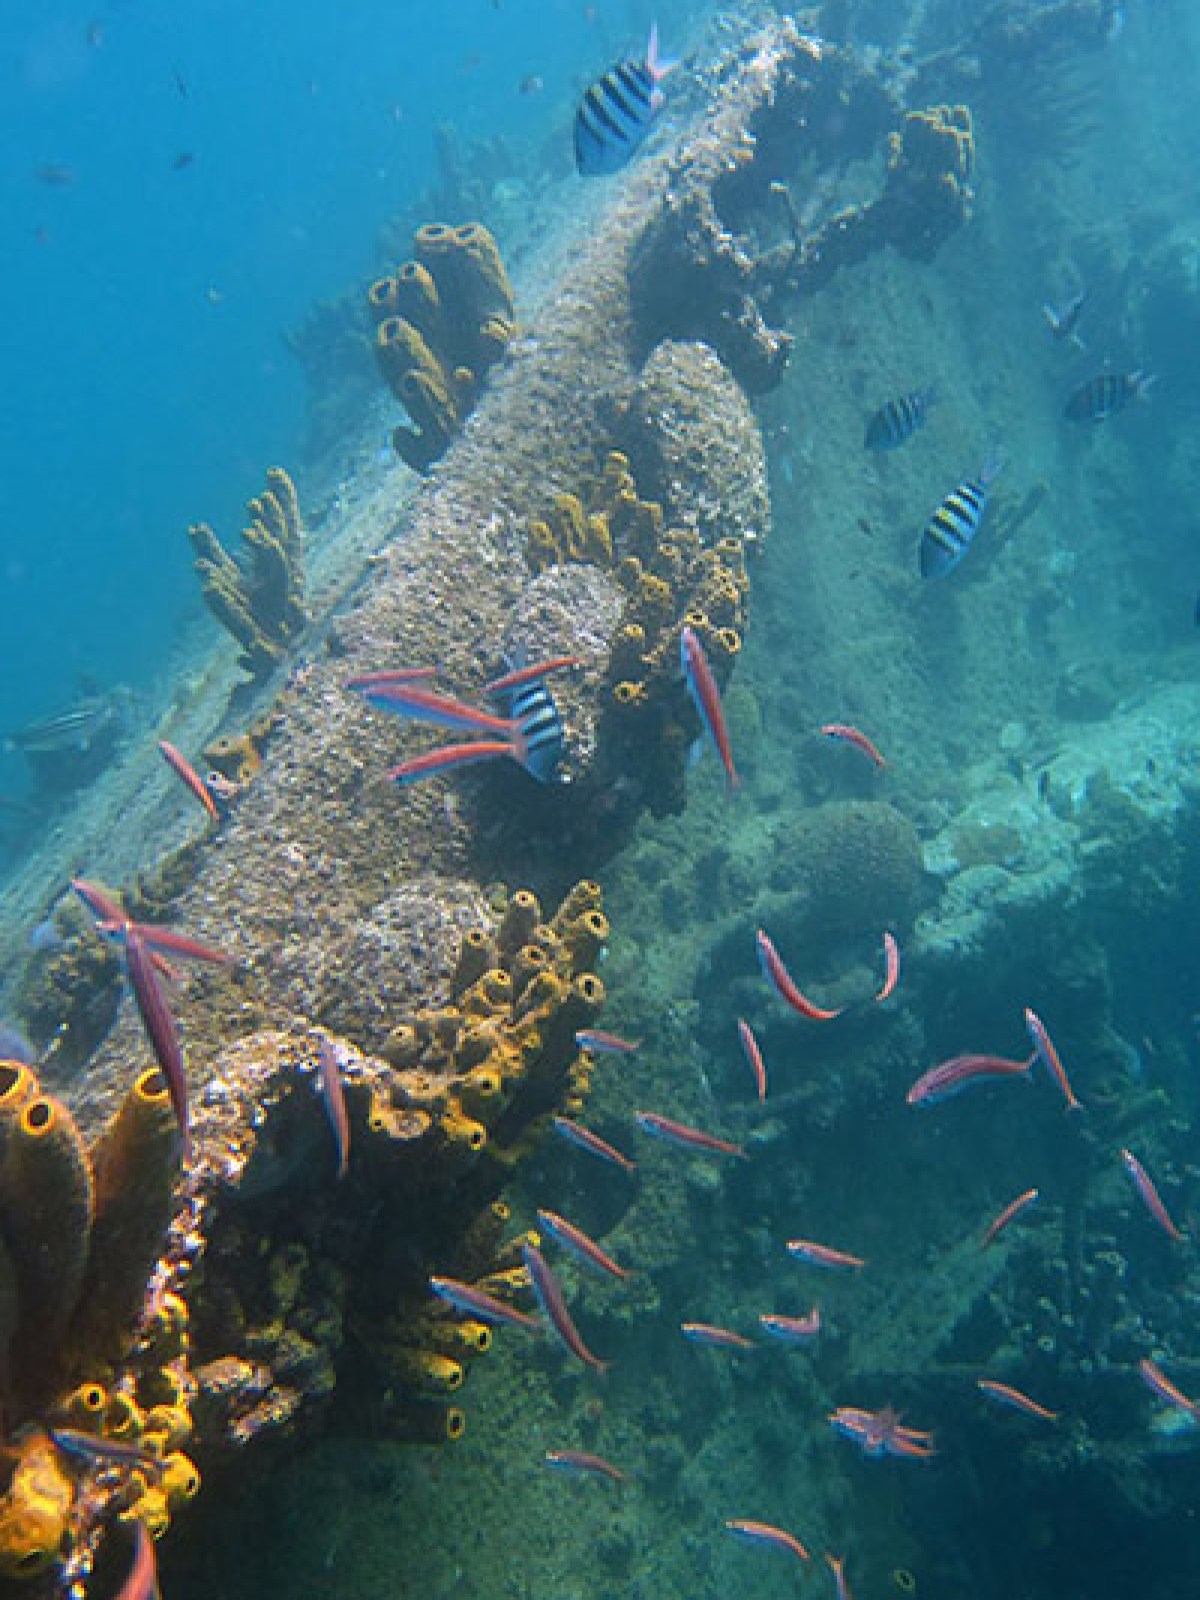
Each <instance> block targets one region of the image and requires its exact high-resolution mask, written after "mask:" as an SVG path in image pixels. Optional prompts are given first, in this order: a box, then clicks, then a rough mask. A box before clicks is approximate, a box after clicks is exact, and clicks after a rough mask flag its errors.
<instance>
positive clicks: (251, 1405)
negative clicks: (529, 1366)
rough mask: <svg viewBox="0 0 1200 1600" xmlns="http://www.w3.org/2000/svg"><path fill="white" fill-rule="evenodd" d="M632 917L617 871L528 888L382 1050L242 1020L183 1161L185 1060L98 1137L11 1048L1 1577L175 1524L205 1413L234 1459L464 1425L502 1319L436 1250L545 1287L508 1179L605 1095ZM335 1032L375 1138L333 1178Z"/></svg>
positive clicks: (76, 1567) (5, 1073)
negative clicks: (130, 1523)
mask: <svg viewBox="0 0 1200 1600" xmlns="http://www.w3.org/2000/svg"><path fill="white" fill-rule="evenodd" d="M607 938H608V922H607V919H606V918H605V916H604V913H603V910H602V908H601V905H600V892H599V889H598V888H597V887H596V885H595V884H593V883H590V882H581V883H578V884H576V886H575V887H574V889H572V890H571V892H570V893H569V894H568V895H567V896H566V898H565V899H564V900H563V902H562V903H561V905H560V906H559V907H558V909H557V910H556V911H555V912H554V913H553V914H552V915H549V916H544V915H543V912H542V909H541V906H540V905H539V902H538V900H537V898H536V896H535V895H533V894H532V893H531V892H529V891H528V890H518V891H516V892H515V893H513V894H511V895H509V896H507V898H506V899H505V900H504V901H503V903H502V904H501V903H500V902H496V903H495V905H494V909H493V910H492V912H491V914H490V916H489V919H488V921H487V923H486V924H485V925H481V926H475V927H470V928H467V929H466V931H465V932H464V933H463V934H462V937H461V942H460V945H459V949H458V953H457V957H456V959H455V962H454V966H453V970H452V972H451V973H450V974H449V978H448V988H447V996H446V999H445V1001H444V1003H442V1004H439V1005H436V1006H432V1007H428V1008H425V1009H418V1010H416V1011H414V1012H412V1013H411V1014H410V1015H409V1016H407V1017H404V1018H403V1019H402V1020H396V1021H395V1022H394V1023H393V1025H392V1026H391V1029H390V1032H388V1034H387V1036H386V1038H384V1039H382V1040H381V1041H380V1045H381V1048H380V1054H379V1055H378V1056H376V1057H369V1056H364V1055H360V1054H359V1053H358V1051H357V1050H356V1049H355V1048H354V1047H353V1046H352V1045H351V1044H349V1043H348V1042H347V1041H344V1040H339V1041H334V1040H332V1039H331V1038H330V1037H329V1036H328V1035H327V1034H324V1033H319V1032H317V1031H316V1030H313V1029H303V1030H299V1031H293V1032H291V1033H287V1034H284V1033H276V1032H271V1033H259V1034H254V1035H251V1036H250V1037H249V1038H247V1039H244V1040H242V1041H241V1042H240V1043H238V1044H236V1045H234V1046H233V1047H231V1048H230V1049H228V1050H226V1051H224V1052H223V1053H222V1055H221V1057H220V1058H219V1060H218V1062H217V1071H216V1076H215V1077H214V1079H213V1080H211V1081H210V1084H209V1087H208V1090H207V1093H206V1094H205V1096H204V1097H203V1100H202V1102H201V1103H200V1104H199V1105H197V1106H196V1107H195V1108H194V1115H193V1118H192V1137H193V1142H194V1152H193V1157H192V1159H191V1161H190V1163H189V1166H188V1169H187V1172H186V1175H185V1177H184V1179H183V1181H182V1183H180V1182H179V1151H180V1140H179V1133H178V1128H177V1126H176V1123H175V1119H174V1116H173V1113H172V1109H171V1099H170V1095H169V1094H168V1091H167V1086H166V1083H165V1081H164V1079H163V1076H162V1074H161V1073H160V1072H159V1071H158V1070H157V1069H153V1070H151V1071H148V1072H145V1073H143V1074H142V1075H141V1076H140V1077H139V1078H138V1079H137V1080H136V1082H135V1083H134V1084H133V1086H132V1088H131V1089H130V1090H129V1091H128V1093H127V1094H126V1096H125V1098H124V1100H123V1102H122V1103H121V1105H120V1107H119V1109H118V1110H117V1112H116V1115H115V1116H114V1117H113V1118H112V1120H111V1121H110V1122H109V1124H108V1125H107V1127H106V1128H105V1129H104V1130H103V1132H102V1133H101V1134H100V1136H99V1137H98V1138H97V1139H96V1140H95V1141H94V1142H93V1143H92V1144H91V1145H90V1147H89V1146H88V1145H86V1144H85V1141H84V1139H83V1136H82V1135H81V1133H80V1131H79V1128H78V1127H77V1125H76V1123H75V1121H74V1119H73V1117H72V1116H71V1114H70V1112H69V1111H68V1110H67V1108H66V1106H65V1105H63V1104H62V1103H61V1102H60V1101H59V1100H57V1099H55V1098H54V1097H53V1096H51V1095H48V1094H46V1093H44V1092H43V1091H42V1089H41V1087H40V1085H39V1083H38V1081H37V1079H36V1077H35V1076H34V1074H33V1073H32V1072H31V1071H30V1069H29V1068H27V1067H25V1066H23V1065H21V1064H20V1063H16V1062H5V1063H0V1226H2V1234H0V1238H2V1239H3V1241H4V1243H3V1245H0V1346H2V1348H0V1357H2V1358H3V1368H4V1372H5V1375H6V1380H7V1381H6V1394H5V1398H6V1412H7V1419H8V1423H9V1427H10V1451H11V1453H12V1456H13V1461H14V1466H13V1471H12V1474H11V1478H10V1480H9V1482H8V1484H7V1488H6V1489H5V1491H4V1493H3V1494H0V1579H2V1578H14V1579H29V1578H35V1577H37V1576H38V1575H39V1574H41V1573H43V1572H45V1571H47V1570H48V1569H49V1568H50V1567H51V1566H52V1565H56V1564H60V1563H61V1564H62V1565H63V1570H67V1571H70V1572H73V1573H79V1572H83V1571H85V1570H86V1568H87V1565H88V1563H89V1561H90V1559H91V1556H92V1554H93V1553H94V1549H95V1544H96V1541H97V1539H98V1538H99V1536H100V1530H101V1529H102V1527H103V1525H105V1523H106V1522H108V1521H110V1520H111V1519H112V1518H114V1517H116V1518H118V1519H124V1520H134V1519H136V1520H138V1521H141V1522H144V1523H145V1524H146V1526H147V1528H148V1529H149V1531H150V1532H151V1534H152V1535H153V1536H155V1537H158V1536H160V1535H161V1533H162V1532H163V1531H164V1530H165V1529H166V1527H167V1525H168V1523H169V1521H170V1518H171V1516H172V1514H173V1513H174V1512H175V1510H176V1509H177V1508H178V1507H179V1506H180V1505H182V1504H184V1503H185V1502H186V1501H187V1500H189V1499H191V1498H192V1497H193V1496H194V1495H195V1494H196V1492H197V1491H198V1489H199V1485H200V1469H199V1468H198V1467H197V1466H196V1464H195V1462H194V1461H193V1459H192V1456H191V1454H190V1453H185V1447H186V1448H187V1450H188V1451H189V1452H190V1451H191V1450H192V1449H193V1445H192V1444H190V1443H189V1441H190V1440H192V1438H193V1432H194V1434H195V1439H194V1449H195V1451H196V1453H197V1454H198V1456H199V1458H200V1460H201V1462H202V1463H203V1464H204V1468H205V1470H206V1471H207V1470H208V1468H209V1466H211V1465H212V1464H213V1463H216V1462H219V1461H220V1460H221V1459H222V1458H225V1457H228V1456H229V1455H230V1454H232V1453H234V1452H236V1451H237V1450H239V1449H241V1448H242V1447H244V1446H245V1445H247V1444H248V1443H250V1442H252V1441H253V1440H255V1439H258V1438H262V1437H272V1436H278V1435H279V1433H280V1431H281V1430H283V1429H285V1428H289V1427H297V1426H304V1427H306V1428H309V1429H311V1428H312V1427H314V1426H315V1425H316V1424H317V1423H318V1422H319V1421H320V1420H321V1419H322V1418H323V1417H325V1416H326V1415H327V1414H328V1413H329V1411H330V1409H331V1408H332V1407H334V1406H335V1405H336V1407H337V1409H338V1411H339V1413H340V1414H349V1415H350V1416H351V1417H352V1418H355V1417H366V1418H368V1419H369V1424H370V1426H371V1428H372V1429H376V1430H383V1431H387V1432H388V1433H390V1434H392V1435H394V1436H396V1437H400V1438H407V1439H414V1440H421V1441H425V1442H438V1441H445V1440H453V1439H455V1438H457V1437H459V1435H460V1434H461V1433H462V1431H463V1429H464V1427H465V1416H464V1413H463V1411H462V1409H461V1407H460V1406H459V1405H458V1404H457V1403H453V1404H452V1403H451V1402H452V1401H456V1397H457V1395H458V1392H459V1390H460V1389H461V1387H462V1384H463V1381H464V1378H465V1374H466V1370H467V1368H468V1366H469V1364H470V1362H471V1361H473V1360H474V1359H476V1358H477V1357H478V1356H479V1355H481V1354H483V1353H484V1352H485V1351H486V1350H487V1349H488V1348H489V1346H490V1344H491V1338H492V1335H491V1330H490V1329H489V1328H488V1327H487V1326H486V1325H485V1324H484V1323H482V1322H479V1321H478V1320H476V1319H474V1318H471V1317H464V1316H461V1315H459V1314H458V1313H456V1312H454V1311H452V1310H451V1309H450V1308H449V1307H447V1306H445V1305H443V1304H442V1303H441V1302H431V1299H430V1292H429V1278H430V1276H431V1275H435V1274H449V1275H452V1276H454V1277H456V1278H458V1279H462V1280H466V1281H469V1282H472V1283H476V1284H478V1285H480V1286H481V1287H484V1288H486V1289H487V1290H488V1291H489V1292H490V1293H492V1294H494V1295H497V1296H499V1297H500V1298H503V1299H507V1300H510V1301H511V1300H513V1299H514V1297H519V1296H523V1295H525V1294H526V1293H527V1291H528V1280H527V1277H526V1274H525V1271H524V1268H523V1267H522V1265H521V1260H520V1246H521V1244H522V1242H523V1237H524V1236H520V1237H515V1238H514V1237H511V1236H510V1229H509V1228H508V1222H509V1213H508V1208H507V1206H506V1205H505V1204H504V1202H503V1200H502V1199H501V1196H500V1190H501V1187H502V1186H503V1184H504V1183H505V1182H506V1181H507V1180H508V1178H509V1177H510V1175H511V1173H512V1170H513V1167H514V1165H515V1164H516V1163H517V1162H518V1161H519V1160H520V1159H521V1158H522V1157H523V1156H524V1155H526V1154H527V1153H528V1152H529V1151H530V1150H531V1149H532V1148H533V1147H534V1144H535V1143H536V1141H537V1139H538V1138H539V1137H540V1135H541V1133H542V1132H543V1131H544V1130H545V1128H546V1126H547V1123H548V1119H549V1117H550V1115H551V1114H553V1113H557V1112H564V1111H565V1112H568V1113H573V1114H578V1113H579V1112H580V1111H581V1110H582V1108H583V1105H584V1100H585V1098H586V1095H587V1092H588V1089H589V1086H590V1081H591V1075H592V1071H593V1067H594V1061H593V1058H592V1057H591V1055H589V1054H588V1053H587V1052H586V1051H584V1050H581V1049H580V1048H579V1047H578V1045H577V1044H576V1039H575V1035H576V1031H577V1030H578V1029H580V1028H582V1027H584V1026H585V1025H587V1024H589V1023H590V1022H591V1021H592V1020H593V1019H594V1018H595V1015H596V1013H597V1011H598V1009H599V1007H600V1005H601V1004H602V1002H603V999H604V987H603V984H602V983H601V981H600V979H599V978H598V977H596V976H595V973H594V971H593V968H594V966H595V964H596V962H597V961H598V959H599V957H600V955H601V952H602V950H603V947H604V945H605V943H606V941H607ZM322 1049H332V1050H334V1051H335V1053H336V1055H337V1058H338V1060H339V1063H340V1065H339V1077H340V1079H341V1082H342V1085H343V1088H344V1093H345V1097H346V1104H347V1110H348V1125H349V1147H348V1151H347V1154H348V1156H349V1159H348V1162H347V1170H346V1172H345V1174H344V1176H345V1178H346V1181H345V1183H341V1182H339V1181H337V1177H336V1176H335V1175H334V1172H333V1170H332V1164H331V1168H330V1170H329V1180H328V1182H327V1183H326V1182H322V1181H321V1180H320V1177H319V1176H318V1177H317V1179H316V1182H315V1185H314V1173H315V1174H318V1175H319V1174H320V1173H321V1171H322V1167H323V1158H324V1155H325V1151H326V1149H327V1146H328V1139H329V1135H328V1129H327V1126H326V1121H325V1117H324V1115H323V1114H322V1111H321V1105H320V1101H319V1099H317V1098H316V1097H314V1096H313V1095H311V1094H310V1092H309V1089H308V1083H307V1081H306V1076H307V1075H306V1073H305V1072H304V1071H303V1070H300V1071H298V1070H297V1069H298V1068H300V1069H303V1068H305V1067H310V1066H311V1065H312V1063H313V1060H314V1057H315V1056H316V1055H318V1054H319V1053H320V1052H321V1050H322ZM301 1186H302V1187H303V1191H304V1204H303V1205H301V1204H298V1203H297V1200H298V1190H299V1188H300V1187H301ZM351 1219H353V1221H352V1223H351ZM255 1239H257V1240H264V1239H265V1240H269V1241H270V1243H269V1246H268V1247H267V1248H265V1249H264V1248H261V1247H252V1244H251V1241H252V1240H255ZM148 1285H149V1290H148ZM349 1326H353V1330H354V1352H355V1359H354V1360H353V1361H352V1362H349V1363H346V1364H344V1365H343V1363H342V1360H341V1357H342V1352H343V1346H344V1343H345V1339H346V1335H347V1329H348V1327H349ZM364 1355H365V1356H366V1357H367V1358H368V1359H367V1360H365V1361H364V1359H363V1357H364ZM49 1430H53V1432H51V1431H49ZM56 1436H57V1438H56ZM115 1446H124V1447H132V1450H133V1452H134V1453H133V1454H132V1455H128V1454H127V1455H126V1457H125V1458H124V1459H123V1460H120V1461H117V1460H116V1459H115V1458H114V1457H113V1456H112V1454H111V1452H112V1451H113V1449H114V1447H115ZM106 1450H107V1451H109V1452H110V1454H109V1455H108V1456H106V1454H105V1452H106ZM98 1466H99V1467H100V1468H102V1475H101V1476H100V1477H99V1478H97V1476H96V1474H97V1468H98Z"/></svg>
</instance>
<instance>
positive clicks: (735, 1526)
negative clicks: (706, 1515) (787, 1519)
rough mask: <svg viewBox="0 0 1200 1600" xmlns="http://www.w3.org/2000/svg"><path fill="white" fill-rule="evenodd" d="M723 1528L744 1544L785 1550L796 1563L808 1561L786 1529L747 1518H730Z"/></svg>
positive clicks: (796, 1541) (793, 1535)
mask: <svg viewBox="0 0 1200 1600" xmlns="http://www.w3.org/2000/svg"><path fill="white" fill-rule="evenodd" d="M725 1526H726V1527H727V1528H728V1529H729V1531H730V1533H732V1534H733V1535H734V1536H735V1538H738V1539H741V1540H742V1541H743V1543H745V1544H765V1545H769V1546H770V1547H771V1548H772V1549H774V1550H786V1551H787V1552H788V1554H789V1555H793V1556H795V1557H796V1559H797V1560H798V1561H807V1560H808V1551H807V1550H806V1549H805V1548H804V1546H803V1545H802V1544H801V1543H800V1541H799V1539H797V1537H796V1535H795V1534H794V1533H789V1532H788V1531H787V1529H786V1528H777V1527H775V1526H774V1524H772V1523H770V1522H754V1521H752V1520H751V1519H750V1518H748V1517H732V1518H730V1519H729V1520H728V1521H727V1522H726V1524H725Z"/></svg>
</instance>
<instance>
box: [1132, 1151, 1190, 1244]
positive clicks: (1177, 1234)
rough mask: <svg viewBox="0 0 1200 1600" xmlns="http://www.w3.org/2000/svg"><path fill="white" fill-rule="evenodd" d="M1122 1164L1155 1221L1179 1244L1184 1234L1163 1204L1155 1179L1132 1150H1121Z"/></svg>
mask: <svg viewBox="0 0 1200 1600" xmlns="http://www.w3.org/2000/svg"><path fill="white" fill-rule="evenodd" d="M1121 1165H1122V1166H1123V1167H1124V1168H1125V1171H1126V1172H1127V1173H1128V1174H1129V1176H1130V1179H1131V1181H1132V1183H1133V1186H1134V1188H1135V1189H1136V1190H1137V1192H1138V1198H1139V1199H1140V1200H1141V1202H1142V1204H1143V1205H1144V1206H1145V1208H1146V1210H1147V1211H1148V1212H1149V1213H1150V1215H1151V1216H1152V1217H1153V1218H1154V1220H1155V1222H1157V1223H1158V1225H1159V1227H1160V1228H1161V1229H1162V1231H1163V1232H1164V1233H1165V1234H1166V1235H1167V1237H1168V1238H1170V1239H1174V1240H1175V1243H1176V1244H1178V1243H1179V1242H1180V1240H1181V1239H1182V1238H1183V1234H1182V1232H1181V1231H1180V1229H1179V1228H1177V1227H1176V1226H1175V1224H1174V1222H1172V1221H1171V1217H1170V1213H1169V1212H1168V1211H1167V1208H1166V1206H1165V1205H1164V1204H1163V1201H1162V1196H1161V1195H1160V1194H1159V1192H1158V1190H1157V1189H1156V1188H1155V1186H1154V1180H1153V1179H1152V1178H1151V1176H1150V1174H1149V1173H1148V1172H1147V1171H1146V1169H1145V1167H1144V1166H1143V1165H1142V1163H1141V1162H1140V1161H1139V1160H1138V1158H1137V1157H1136V1156H1135V1155H1134V1153H1133V1151H1132V1150H1122V1151H1121Z"/></svg>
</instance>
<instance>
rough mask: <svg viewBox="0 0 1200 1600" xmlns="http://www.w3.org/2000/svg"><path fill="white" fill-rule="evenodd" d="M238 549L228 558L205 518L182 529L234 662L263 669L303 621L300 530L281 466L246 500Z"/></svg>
mask: <svg viewBox="0 0 1200 1600" xmlns="http://www.w3.org/2000/svg"><path fill="white" fill-rule="evenodd" d="M247 511H248V513H249V517H250V520H249V523H248V525H247V526H246V527H245V528H244V529H243V530H242V540H243V545H244V551H245V553H244V555H243V556H241V557H239V558H237V559H235V558H234V557H233V556H231V555H230V554H229V552H228V551H227V550H226V549H225V548H224V546H223V545H222V544H221V541H220V540H219V539H218V538H217V536H216V534H215V533H214V532H213V530H212V529H211V528H210V527H209V525H208V524H207V523H206V522H198V523H194V524H193V525H192V526H191V527H190V528H189V529H188V538H189V539H190V540H191V543H192V550H193V553H194V556H195V568H196V573H197V575H198V576H199V578H200V585H201V589H202V592H203V595H204V599H205V602H206V603H207V605H208V607H209V609H210V610H211V611H212V613H213V615H214V616H215V617H216V618H217V620H218V622H220V623H221V624H222V626H223V627H225V628H227V629H228V631H229V632H230V633H231V634H232V635H233V637H234V638H235V639H236V640H237V642H238V644H240V645H241V647H242V655H241V661H240V664H241V666H242V667H243V668H244V670H245V671H247V672H248V673H249V674H250V675H251V677H253V678H262V677H265V676H266V675H267V674H268V673H269V672H271V671H272V669H273V668H274V667H275V666H276V664H277V663H278V662H279V661H280V660H281V658H282V656H283V652H284V649H285V647H286V646H287V645H288V644H289V643H290V642H291V640H293V639H294V638H295V637H296V635H297V634H298V633H299V632H300V630H301V628H303V626H304V623H305V621H306V616H305V611H304V535H303V528H302V526H301V519H300V506H299V502H298V500H297V498H296V489H295V485H294V484H293V483H292V480H291V478H290V477H289V476H288V474H287V473H286V472H285V471H284V470H283V468H282V467H272V468H271V469H270V470H269V471H268V473H267V487H266V490H265V492H264V493H263V494H262V495H260V496H258V497H257V498H256V499H254V500H251V501H250V502H249V505H248V506H247Z"/></svg>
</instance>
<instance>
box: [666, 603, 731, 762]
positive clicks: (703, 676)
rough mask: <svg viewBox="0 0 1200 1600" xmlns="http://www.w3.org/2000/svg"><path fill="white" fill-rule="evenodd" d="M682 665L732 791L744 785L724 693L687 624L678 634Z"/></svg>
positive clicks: (693, 632)
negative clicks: (735, 759) (732, 743)
mask: <svg viewBox="0 0 1200 1600" xmlns="http://www.w3.org/2000/svg"><path fill="white" fill-rule="evenodd" d="M679 664H680V666H681V667H682V669H683V681H684V683H685V684H686V685H687V691H688V693H689V694H690V695H691V697H692V704H693V705H694V706H695V707H696V711H697V714H698V715H699V717H700V722H701V725H702V726H703V727H704V729H705V730H706V732H707V733H708V736H709V738H710V739H711V740H712V742H713V744H714V745H715V747H716V750H717V754H718V755H719V756H720V758H721V765H722V766H723V767H724V768H725V779H726V783H727V786H728V788H729V789H730V790H731V791H732V790H734V789H736V788H737V786H738V784H739V783H740V782H741V780H740V778H739V777H738V775H737V769H736V768H735V767H734V764H733V750H732V747H731V746H730V743H729V730H728V728H727V727H726V726H725V712H724V710H723V709H722V706H721V691H720V690H719V689H718V688H717V680H716V678H714V677H713V670H712V666H711V664H710V662H709V659H708V656H707V655H706V654H705V652H704V646H703V645H702V644H701V643H700V640H699V638H698V637H697V635H696V633H695V631H694V629H692V628H690V627H688V626H687V625H686V624H685V625H684V627H683V629H682V631H681V632H680V635H679Z"/></svg>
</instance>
